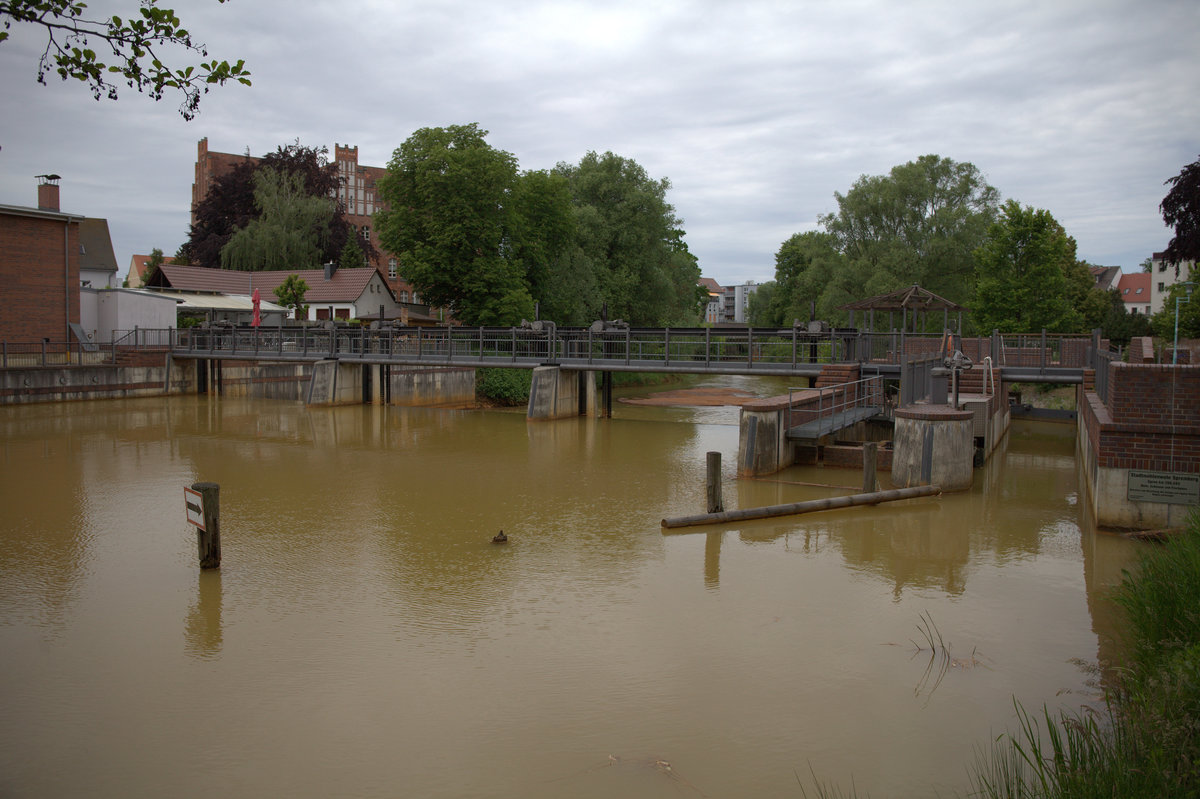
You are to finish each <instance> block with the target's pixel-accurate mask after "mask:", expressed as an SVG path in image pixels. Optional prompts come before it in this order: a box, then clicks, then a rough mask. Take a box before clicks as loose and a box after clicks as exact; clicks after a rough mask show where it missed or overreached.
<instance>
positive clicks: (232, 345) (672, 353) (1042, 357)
mask: <svg viewBox="0 0 1200 799" xmlns="http://www.w3.org/2000/svg"><path fill="white" fill-rule="evenodd" d="M542 324H543V325H544V327H542V329H540V330H539V329H531V328H530V327H517V328H508V327H504V328H499V327H384V328H379V329H371V328H369V327H368V326H359V325H336V326H334V325H316V326H307V325H306V326H281V327H259V328H252V327H206V328H182V329H176V328H167V329H146V328H141V329H135V330H123V331H116V332H115V333H114V339H113V342H112V344H111V345H109V344H106V345H101V346H100V348H99V350H98V352H97V353H88V352H85V351H84V350H83V348H82V347H81V346H80V345H78V344H53V343H49V342H47V343H43V344H36V343H35V344H19V345H18V344H13V343H7V344H4V345H3V348H4V349H3V353H2V357H3V365H4V366H5V367H13V366H19V365H46V366H49V365H61V364H67V363H86V362H89V361H94V362H96V363H113V362H115V361H116V359H117V356H118V354H119V353H120V352H124V351H142V350H158V349H164V348H170V349H172V350H174V351H175V352H176V353H179V354H189V353H190V354H194V355H196V356H198V357H202V356H206V355H207V356H211V357H245V358H250V357H256V356H260V357H265V358H266V357H269V358H273V359H277V360H305V359H317V358H348V359H352V360H353V359H360V360H372V361H375V360H380V361H400V362H404V363H413V362H416V363H421V362H425V361H430V362H436V363H440V364H457V363H462V364H463V365H469V364H474V365H494V366H520V367H523V368H530V367H531V366H536V365H538V364H540V363H546V364H558V365H564V366H571V367H576V368H593V367H595V368H604V367H607V368H610V369H617V370H622V371H654V370H667V371H724V372H742V373H751V374H752V373H756V372H760V373H767V374H770V373H774V374H786V373H806V370H805V368H804V367H808V372H807V373H811V369H812V368H813V367H814V366H815V365H819V364H828V363H847V362H858V363H863V364H867V363H870V364H890V365H895V366H899V365H902V364H904V363H905V362H906V361H910V360H912V359H913V358H918V359H919V358H922V357H926V358H927V357H931V356H935V355H938V354H940V352H941V350H942V348H943V346H944V340H943V339H942V338H941V337H938V336H914V335H911V334H906V333H902V332H889V333H869V332H861V331H856V330H833V331H831V332H825V333H808V332H807V331H805V330H804V329H802V328H799V327H797V328H784V329H758V328H745V329H729V330H727V329H723V328H625V327H621V328H617V327H615V326H611V325H610V326H599V325H593V326H591V327H584V328H556V327H555V326H554V325H553V324H551V323H542ZM960 341H961V346H962V349H963V351H964V352H965V354H966V355H967V356H968V357H970V358H971V359H972V360H974V361H975V362H977V363H978V362H981V361H983V360H984V359H985V358H987V357H991V359H992V362H993V363H995V364H996V365H997V366H1001V367H1005V366H1010V367H1011V366H1021V367H1036V368H1042V369H1046V368H1050V367H1064V368H1083V367H1085V366H1088V365H1089V360H1088V355H1087V353H1088V350H1089V348H1091V347H1092V346H1093V345H1094V344H1096V343H1100V342H1099V339H1098V337H1095V336H1094V337H1088V336H1082V335H1076V336H1066V335H1055V334H1047V333H1042V334H1039V335H1003V336H1002V335H999V334H993V335H992V336H987V337H975V338H964V339H961V340H960ZM1101 347H1103V348H1106V343H1101ZM85 356H87V357H85Z"/></svg>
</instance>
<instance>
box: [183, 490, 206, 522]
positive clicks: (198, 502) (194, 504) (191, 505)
mask: <svg viewBox="0 0 1200 799" xmlns="http://www.w3.org/2000/svg"><path fill="white" fill-rule="evenodd" d="M183 505H184V510H185V511H186V513H187V520H188V524H194V525H196V526H197V527H199V528H200V529H201V530H203V529H204V497H203V496H202V495H201V494H200V492H199V491H195V490H193V489H191V488H186V487H185V488H184V489H183Z"/></svg>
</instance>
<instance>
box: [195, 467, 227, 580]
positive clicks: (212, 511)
mask: <svg viewBox="0 0 1200 799" xmlns="http://www.w3.org/2000/svg"><path fill="white" fill-rule="evenodd" d="M192 490H193V491H197V492H199V494H200V497H201V502H202V504H201V507H202V508H203V509H204V525H203V526H199V525H197V526H196V544H197V547H198V549H199V552H200V568H201V569H219V568H220V567H221V485H220V484H219V483H192Z"/></svg>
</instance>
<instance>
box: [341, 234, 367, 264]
mask: <svg viewBox="0 0 1200 799" xmlns="http://www.w3.org/2000/svg"><path fill="white" fill-rule="evenodd" d="M364 266H368V264H367V256H365V255H363V251H362V247H359V246H358V237H357V236H349V237H347V239H346V245H345V246H344V247H342V252H341V255H339V256H338V267H339V268H341V269H361V268H363V267H364Z"/></svg>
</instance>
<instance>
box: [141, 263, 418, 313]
mask: <svg viewBox="0 0 1200 799" xmlns="http://www.w3.org/2000/svg"><path fill="white" fill-rule="evenodd" d="M378 273H379V270H377V269H374V268H372V267H362V268H359V269H339V270H337V271H336V272H334V273H333V277H332V278H330V279H329V280H326V279H325V272H324V270H321V269H301V270H295V271H270V272H238V271H233V270H229V269H207V268H205V267H203V266H180V265H176V264H165V263H164V264H163V265H162V266H160V267H159V268H158V274H157V275H155V277H154V279H153V280H152V281H151V287H152V288H159V289H175V290H177V291H199V292H210V293H215V294H247V295H248V294H251V293H252V292H253V291H254V289H258V290H259V291H260V292H261V293H262V294H267V293H268V292H273V291H275V289H276V288H277V287H278V286H280V285H281V284H282V283H283V281H285V280H287V278H288V276H289V275H297V276H299V277H300V278H301V279H302V280H304V282H305V283H307V284H308V292H307V293H306V294H305V295H304V301H305V302H306V303H312V304H318V303H322V302H354V301H355V300H357V299H358V298H359V297H361V296H362V295H363V292H364V291H366V290H367V284H368V283H369V282H370V281H371V278H372V277H373V276H375V275H376V274H378ZM380 278H381V280H382V275H381V276H380ZM382 282H383V284H384V285H385V286H386V285H387V281H386V280H382ZM388 291H389V292H391V289H390V288H389V289H388ZM268 296H269V295H268ZM392 299H393V300H394V299H395V297H393V298H392Z"/></svg>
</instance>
